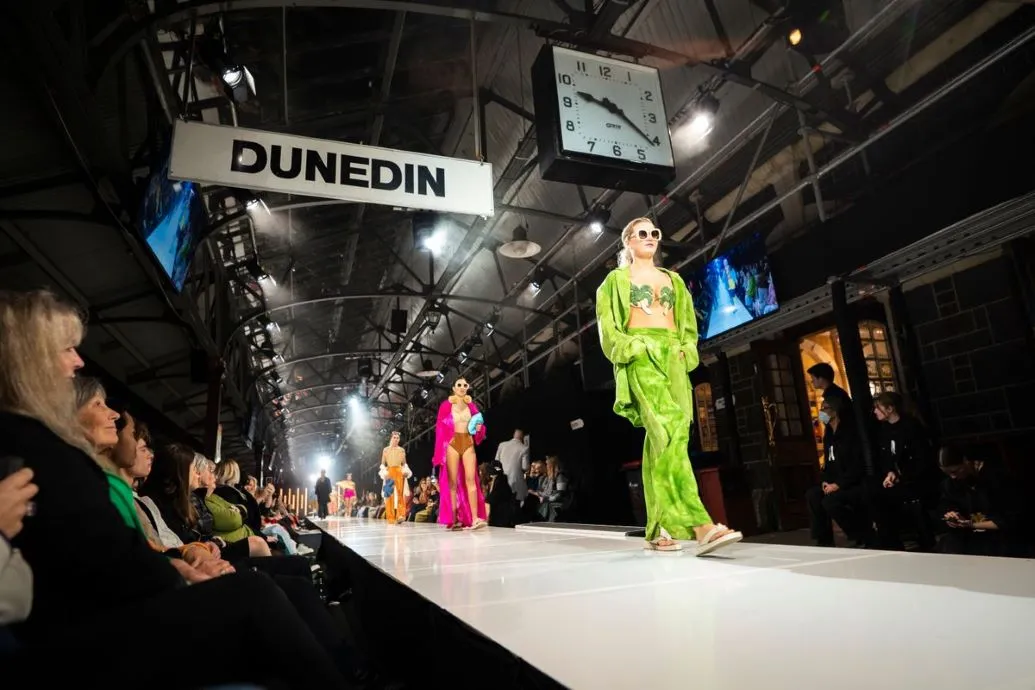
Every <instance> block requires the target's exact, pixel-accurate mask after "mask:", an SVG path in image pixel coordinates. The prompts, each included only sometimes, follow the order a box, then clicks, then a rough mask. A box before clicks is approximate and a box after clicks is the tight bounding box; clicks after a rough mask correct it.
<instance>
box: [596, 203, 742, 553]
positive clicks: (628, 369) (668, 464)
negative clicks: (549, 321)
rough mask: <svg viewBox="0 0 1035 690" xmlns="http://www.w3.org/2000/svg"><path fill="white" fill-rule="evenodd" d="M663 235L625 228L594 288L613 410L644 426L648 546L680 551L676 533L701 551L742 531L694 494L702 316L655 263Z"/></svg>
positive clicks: (650, 226) (675, 279)
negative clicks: (611, 377) (692, 450)
mask: <svg viewBox="0 0 1035 690" xmlns="http://www.w3.org/2000/svg"><path fill="white" fill-rule="evenodd" d="M660 241H661V231H660V230H658V229H657V228H656V227H654V223H653V222H652V221H651V220H650V219H648V218H637V219H636V220H633V221H631V222H630V223H629V224H628V225H626V226H625V229H624V230H622V251H621V253H620V254H619V262H618V268H616V269H615V270H613V271H611V273H609V274H608V276H607V278H605V279H604V282H603V283H602V284H601V285H600V287H599V288H598V289H597V327H598V328H599V331H600V343H601V346H602V348H603V350H604V355H605V356H606V357H607V358H608V359H609V360H610V361H611V363H612V364H614V374H615V405H614V411H615V413H616V414H618V415H621V416H622V417H625V418H626V419H628V420H629V421H630V422H632V424H633V425H634V426H640V427H644V428H645V429H646V430H647V438H646V439H645V440H644V443H643V495H644V498H645V500H646V503H647V548H649V549H652V550H655V551H679V550H680V549H681V548H682V547H681V546H680V544H679V543H678V542H677V541H676V540H677V539H691V538H694V539H696V540H697V555H699V556H701V555H704V554H706V553H710V552H711V551H714V550H715V549H717V548H719V547H722V546H726V545H728V544H732V543H734V542H738V541H740V540H741V539H742V538H743V535H741V533H740V532H734V531H732V530H730V529H729V528H727V527H726V526H725V525H716V524H712V519H711V517H709V515H708V511H707V510H705V507H704V504H703V503H701V498H700V496H699V495H698V492H697V480H696V479H695V478H694V471H693V468H692V467H691V466H690V458H689V456H688V455H687V445H688V444H689V442H690V425H691V424H692V423H693V402H692V400H691V396H690V382H689V374H690V372H691V371H693V370H694V369H696V368H697V364H698V361H699V357H698V354H697V319H696V317H695V316H694V306H693V300H692V299H691V297H690V293H689V292H688V291H687V289H686V285H685V284H684V283H683V279H682V278H680V277H679V275H678V274H677V273H674V272H672V271H668V270H666V269H663V268H658V267H657V266H655V265H654V255H655V253H656V252H657V250H658V243H659V242H660Z"/></svg>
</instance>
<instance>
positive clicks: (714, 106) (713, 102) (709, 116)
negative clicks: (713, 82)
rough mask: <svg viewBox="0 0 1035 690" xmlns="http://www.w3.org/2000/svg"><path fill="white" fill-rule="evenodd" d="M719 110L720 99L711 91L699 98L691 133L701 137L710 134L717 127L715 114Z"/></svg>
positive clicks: (691, 124) (691, 123)
mask: <svg viewBox="0 0 1035 690" xmlns="http://www.w3.org/2000/svg"><path fill="white" fill-rule="evenodd" d="M718 112H719V101H718V99H717V98H715V96H713V95H711V94H710V93H706V94H703V95H702V96H701V98H700V100H698V102H697V105H696V107H695V108H694V111H693V116H692V118H691V120H690V131H691V133H692V134H693V135H694V136H696V137H699V138H704V137H706V136H708V135H709V134H710V133H711V131H712V130H713V129H714V128H715V116H716V114H717V113H718Z"/></svg>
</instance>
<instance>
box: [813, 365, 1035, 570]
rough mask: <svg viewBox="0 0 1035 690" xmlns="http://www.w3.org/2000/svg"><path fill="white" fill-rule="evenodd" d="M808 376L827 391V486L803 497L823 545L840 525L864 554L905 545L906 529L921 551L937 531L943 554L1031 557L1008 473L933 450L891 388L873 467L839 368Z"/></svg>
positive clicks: (877, 407) (880, 402) (881, 413)
mask: <svg viewBox="0 0 1035 690" xmlns="http://www.w3.org/2000/svg"><path fill="white" fill-rule="evenodd" d="M821 367H826V368H825V369H822V368H821ZM828 370H829V371H828ZM810 374H811V375H812V377H813V383H814V385H815V386H816V387H817V388H818V389H820V390H823V391H824V396H823V401H822V404H821V407H820V421H821V422H823V424H824V425H825V426H826V431H825V434H824V443H823V445H824V463H823V469H822V478H821V483H820V485H819V486H816V487H813V488H811V489H810V490H809V491H808V492H807V493H806V497H805V498H806V502H807V504H808V507H809V513H810V516H811V521H812V538H813V539H814V540H815V542H816V543H817V544H818V545H819V546H833V545H834V531H833V525H832V521H833V522H836V523H837V524H838V526H840V528H841V530H842V531H843V532H844V533H845V536H846V537H848V539H849V540H851V541H852V542H853V543H854V545H855V546H858V547H864V548H884V549H902V548H904V547H903V543H902V538H901V536H902V533H903V532H904V531H910V530H911V531H912V532H913V533H914V534H915V537H916V541H917V544H918V546H919V548H920V549H921V550H924V551H928V550H932V549H933V548H934V547H935V536H936V534H935V533H936V532H938V533H940V535H941V536H940V539H938V542H937V548H938V550H939V551H941V552H943V553H960V554H972V555H997V556H1007V555H1017V554H1020V553H1023V552H1024V551H1025V549H1026V548H1027V547H1028V546H1029V545H1028V544H1027V543H1026V542H1027V541H1028V540H1030V537H1031V531H1030V529H1028V528H1027V526H1026V524H1025V523H1024V521H1023V520H1022V519H1021V517H1022V511H1021V504H1020V502H1019V498H1018V495H1017V492H1016V488H1015V486H1014V485H1013V484H1012V483H1011V482H1010V480H1009V479H1008V478H1007V476H1006V473H1005V472H1004V470H1003V468H1002V467H999V466H996V465H994V464H990V463H987V462H983V461H976V460H974V459H973V458H968V457H967V456H966V454H965V453H963V452H962V451H960V450H959V449H958V448H954V447H948V446H947V447H943V448H941V449H940V450H939V451H938V452H937V453H936V452H935V448H934V446H933V444H932V443H931V439H930V436H929V434H928V433H927V430H926V428H925V427H924V425H923V423H922V422H921V421H920V419H919V418H918V417H916V416H915V415H913V414H910V413H909V412H908V411H907V410H906V409H905V404H904V401H903V399H902V397H901V396H900V395H898V394H897V393H893V392H884V393H881V394H880V395H878V396H877V397H876V399H875V401H874V406H873V412H874V417H875V418H876V419H877V421H878V422H879V426H878V430H877V435H876V438H877V443H876V447H875V449H874V453H873V456H874V458H873V463H872V464H873V467H872V468H871V467H869V466H868V463H867V461H866V453H865V446H864V444H863V439H862V437H861V434H860V428H859V424H858V423H857V422H856V419H855V418H854V417H853V414H852V401H851V399H850V398H849V397H848V394H847V393H845V392H844V391H843V390H842V389H840V388H837V386H836V385H835V384H833V383H832V381H831V378H832V376H833V373H832V369H830V367H829V366H828V365H816V366H815V367H813V368H812V369H810ZM834 389H836V390H834ZM830 391H833V393H830ZM828 393H830V394H828Z"/></svg>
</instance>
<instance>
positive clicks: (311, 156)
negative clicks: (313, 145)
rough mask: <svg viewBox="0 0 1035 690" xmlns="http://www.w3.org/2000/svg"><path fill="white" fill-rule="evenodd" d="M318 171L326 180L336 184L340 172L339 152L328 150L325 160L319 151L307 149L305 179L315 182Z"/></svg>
mask: <svg viewBox="0 0 1035 690" xmlns="http://www.w3.org/2000/svg"><path fill="white" fill-rule="evenodd" d="M317 172H319V173H320V177H321V178H322V179H323V181H324V182H326V183H328V184H334V182H335V180H336V179H337V174H338V154H336V153H333V152H328V153H327V160H326V161H325V160H324V159H323V158H322V157H321V156H320V152H319V151H313V150H312V149H307V150H306V152H305V179H307V180H309V181H310V182H315V181H316V173H317Z"/></svg>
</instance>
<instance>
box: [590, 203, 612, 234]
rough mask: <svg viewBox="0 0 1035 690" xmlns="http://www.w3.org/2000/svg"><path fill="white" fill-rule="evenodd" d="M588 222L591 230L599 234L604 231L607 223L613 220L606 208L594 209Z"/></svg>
mask: <svg viewBox="0 0 1035 690" xmlns="http://www.w3.org/2000/svg"><path fill="white" fill-rule="evenodd" d="M586 220H588V221H589V229H590V230H592V231H593V232H595V233H598V234H599V233H601V232H603V231H604V228H605V227H606V226H607V222H608V221H609V220H611V211H609V210H608V209H606V208H598V209H594V210H592V211H590V212H589V215H587V216H586Z"/></svg>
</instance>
